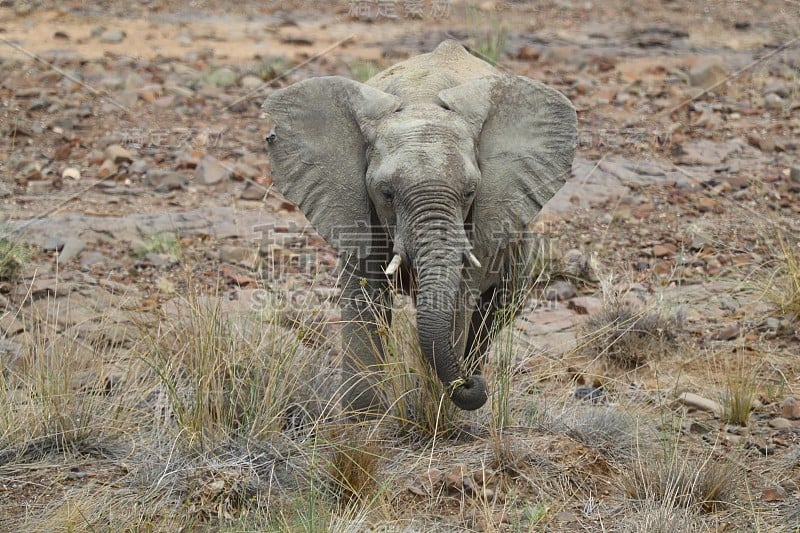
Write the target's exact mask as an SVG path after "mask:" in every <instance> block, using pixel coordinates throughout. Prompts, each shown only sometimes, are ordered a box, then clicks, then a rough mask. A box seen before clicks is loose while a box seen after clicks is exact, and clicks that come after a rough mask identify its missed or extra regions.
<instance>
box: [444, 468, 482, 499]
mask: <svg viewBox="0 0 800 533" xmlns="http://www.w3.org/2000/svg"><path fill="white" fill-rule="evenodd" d="M444 485H445V487H446V488H447V489H448V490H450V491H453V492H461V491H464V492H467V493H474V492H475V484H474V482H473V481H472V476H470V475H469V470H468V469H467V466H466V465H464V464H458V465H456V466H455V467H453V469H452V470H450V471H449V472H448V473H447V474H445V476H444Z"/></svg>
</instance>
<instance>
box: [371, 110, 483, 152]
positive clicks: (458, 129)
mask: <svg viewBox="0 0 800 533" xmlns="http://www.w3.org/2000/svg"><path fill="white" fill-rule="evenodd" d="M379 139H380V140H381V141H383V144H385V145H386V147H387V148H390V149H392V150H394V149H398V148H406V147H413V146H415V145H421V146H428V147H436V148H437V149H438V148H443V147H446V146H451V147H453V148H457V147H462V148H466V147H469V146H470V145H471V143H472V139H471V138H470V135H469V132H468V130H467V128H466V127H464V126H463V125H461V124H459V121H456V120H453V119H449V120H447V119H442V118H438V117H437V118H420V117H408V118H404V119H403V120H393V121H390V122H387V124H386V125H385V128H384V130H383V131H382V135H381V136H380V137H379Z"/></svg>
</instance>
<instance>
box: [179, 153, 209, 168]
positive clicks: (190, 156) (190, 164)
mask: <svg viewBox="0 0 800 533" xmlns="http://www.w3.org/2000/svg"><path fill="white" fill-rule="evenodd" d="M203 155H204V153H203V151H202V150H181V151H180V152H178V154H177V155H176V156H175V168H176V169H182V168H187V169H195V168H197V165H198V164H200V160H201V159H202V158H203Z"/></svg>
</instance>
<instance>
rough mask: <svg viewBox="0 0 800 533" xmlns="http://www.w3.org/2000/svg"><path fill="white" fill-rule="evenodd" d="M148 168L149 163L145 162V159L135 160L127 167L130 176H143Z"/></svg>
mask: <svg viewBox="0 0 800 533" xmlns="http://www.w3.org/2000/svg"><path fill="white" fill-rule="evenodd" d="M148 168H150V163H148V162H147V160H145V159H137V160H136V161H134V162H133V163H131V166H130V167H128V171H130V172H131V173H132V174H144V173H145V172H147V169H148Z"/></svg>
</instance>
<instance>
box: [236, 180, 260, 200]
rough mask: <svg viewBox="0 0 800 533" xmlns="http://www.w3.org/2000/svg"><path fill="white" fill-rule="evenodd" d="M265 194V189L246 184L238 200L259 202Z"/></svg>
mask: <svg viewBox="0 0 800 533" xmlns="http://www.w3.org/2000/svg"><path fill="white" fill-rule="evenodd" d="M266 194H267V189H266V188H265V187H262V186H261V185H258V184H257V183H248V184H247V186H246V187H245V188H244V190H243V191H242V195H241V196H240V198H241V199H242V200H255V201H258V202H260V201H261V200H263V199H264V196H266Z"/></svg>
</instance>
